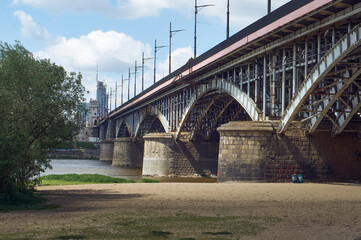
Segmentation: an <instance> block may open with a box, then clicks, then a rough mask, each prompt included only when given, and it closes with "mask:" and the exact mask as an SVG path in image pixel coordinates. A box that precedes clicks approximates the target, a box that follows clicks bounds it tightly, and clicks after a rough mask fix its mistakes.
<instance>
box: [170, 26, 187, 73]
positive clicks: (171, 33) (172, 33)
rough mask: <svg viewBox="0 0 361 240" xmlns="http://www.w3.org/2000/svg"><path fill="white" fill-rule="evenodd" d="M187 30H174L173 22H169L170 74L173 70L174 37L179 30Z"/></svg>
mask: <svg viewBox="0 0 361 240" xmlns="http://www.w3.org/2000/svg"><path fill="white" fill-rule="evenodd" d="M182 31H185V30H184V29H179V30H172V23H170V24H169V74H170V73H171V72H172V37H173V35H175V34H176V33H177V32H182Z"/></svg>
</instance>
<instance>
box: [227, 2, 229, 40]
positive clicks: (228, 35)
mask: <svg viewBox="0 0 361 240" xmlns="http://www.w3.org/2000/svg"><path fill="white" fill-rule="evenodd" d="M228 38H229V0H227V39H228Z"/></svg>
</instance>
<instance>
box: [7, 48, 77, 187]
mask: <svg viewBox="0 0 361 240" xmlns="http://www.w3.org/2000/svg"><path fill="white" fill-rule="evenodd" d="M81 79H82V76H81V74H80V73H79V74H76V73H73V72H72V73H67V72H66V71H65V70H64V68H63V67H61V66H58V65H55V64H54V63H51V62H50V60H48V59H41V60H40V59H36V58H34V56H33V54H32V53H31V52H29V51H28V50H26V49H25V48H24V47H23V46H22V45H21V44H20V43H19V42H17V43H16V44H15V45H14V46H11V45H9V44H6V43H1V42H0V126H1V127H0V192H3V193H4V192H13V191H26V189H29V187H30V188H31V187H33V186H34V184H36V176H38V175H39V174H40V173H41V172H43V171H44V170H45V169H46V168H49V167H51V166H50V164H49V160H48V159H47V158H46V153H47V152H48V150H49V149H51V148H52V147H54V146H55V145H56V144H57V143H59V142H60V141H63V140H71V139H69V138H71V137H72V136H73V132H74V131H75V130H76V129H77V128H76V106H77V104H78V103H79V102H80V101H82V100H84V99H83V96H84V87H83V86H82V84H81Z"/></svg>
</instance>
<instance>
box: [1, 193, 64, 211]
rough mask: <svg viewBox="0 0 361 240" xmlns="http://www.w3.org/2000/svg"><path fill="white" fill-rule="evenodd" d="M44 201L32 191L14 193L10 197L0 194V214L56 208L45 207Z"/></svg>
mask: <svg viewBox="0 0 361 240" xmlns="http://www.w3.org/2000/svg"><path fill="white" fill-rule="evenodd" d="M45 201H46V199H45V197H44V196H43V195H40V194H37V193H34V192H32V191H27V192H16V193H14V194H13V195H12V196H11V197H9V196H8V195H6V194H4V193H1V194H0V212H9V211H20V210H44V209H53V208H57V207H58V205H45V204H44V203H45Z"/></svg>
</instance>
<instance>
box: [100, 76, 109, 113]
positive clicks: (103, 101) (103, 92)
mask: <svg viewBox="0 0 361 240" xmlns="http://www.w3.org/2000/svg"><path fill="white" fill-rule="evenodd" d="M97 101H98V116H99V117H100V118H104V117H105V116H106V114H107V112H108V97H107V85H105V84H104V82H101V81H98V82H97Z"/></svg>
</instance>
